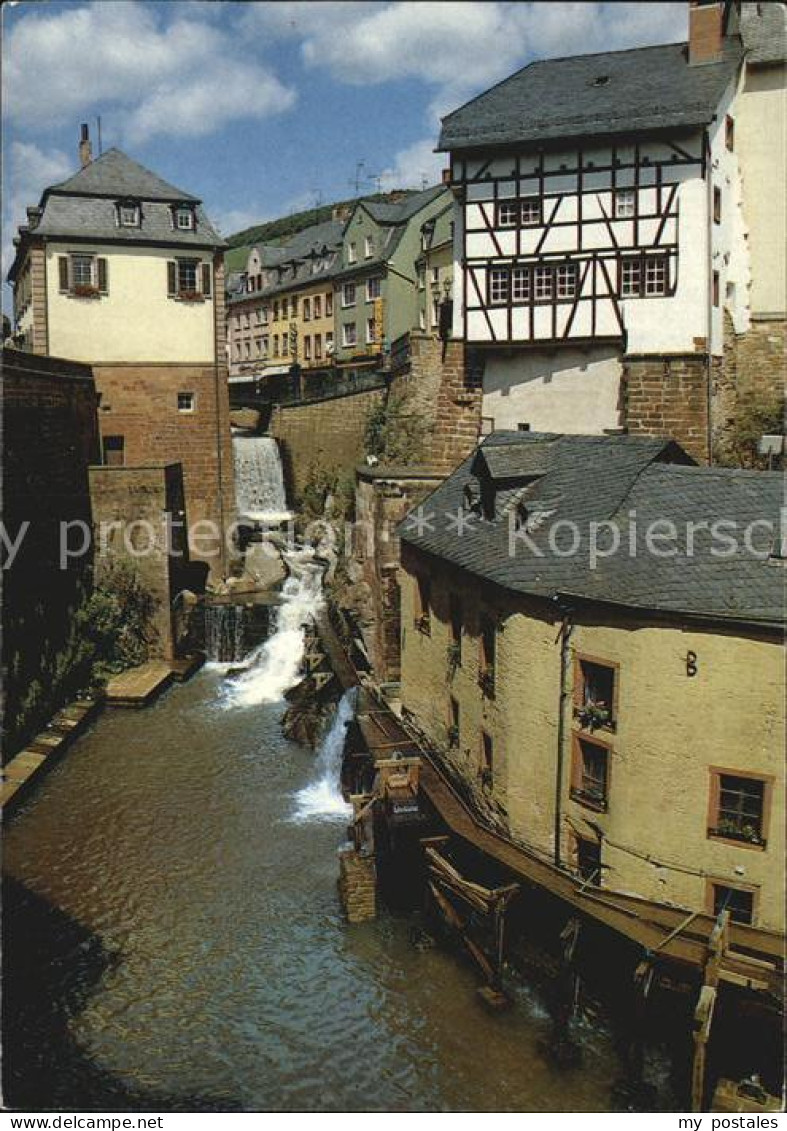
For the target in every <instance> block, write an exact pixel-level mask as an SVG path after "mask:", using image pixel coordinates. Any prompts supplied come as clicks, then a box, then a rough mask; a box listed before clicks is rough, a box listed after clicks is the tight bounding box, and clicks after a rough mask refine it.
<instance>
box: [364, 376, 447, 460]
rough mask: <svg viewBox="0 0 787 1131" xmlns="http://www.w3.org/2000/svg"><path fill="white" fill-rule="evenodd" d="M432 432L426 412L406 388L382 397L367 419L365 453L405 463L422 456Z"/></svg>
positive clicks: (381, 458) (380, 458)
mask: <svg viewBox="0 0 787 1131" xmlns="http://www.w3.org/2000/svg"><path fill="white" fill-rule="evenodd" d="M430 433H431V428H430V426H429V424H428V422H427V421H426V420H425V419H424V417H423V414H422V413H419V412H417V411H416V410H415V407H414V405H413V403H412V399H411V398H410V397H409V396H408V395H407V394H406V393H403V392H392V393H389V394H388V396H387V397H386V398H385V399H384V400H381V401H379V402H378V403H377V404H376V405H375V406H374V408H373V409H372V410H371V412H370V413H369V417H368V420H367V422H366V434H365V437H364V446H365V449H366V454H367V455H370V456H374V457H375V458H376V459H378V460H379V461H380V462H381V463H385V464H406V463H412V462H414V461H417V460H419V459H422V458H423V457H424V455H425V449H426V443H427V440H428V438H429V435H430Z"/></svg>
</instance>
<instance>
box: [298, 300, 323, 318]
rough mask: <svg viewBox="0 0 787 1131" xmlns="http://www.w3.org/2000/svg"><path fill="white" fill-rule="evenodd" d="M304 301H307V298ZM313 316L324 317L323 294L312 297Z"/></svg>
mask: <svg viewBox="0 0 787 1131" xmlns="http://www.w3.org/2000/svg"><path fill="white" fill-rule="evenodd" d="M303 301H304V302H306V299H304V300H303ZM312 316H313V317H314V318H315V319H317V318H322V295H314V297H313V298H312Z"/></svg>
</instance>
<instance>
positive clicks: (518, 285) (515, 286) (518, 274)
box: [511, 267, 530, 302]
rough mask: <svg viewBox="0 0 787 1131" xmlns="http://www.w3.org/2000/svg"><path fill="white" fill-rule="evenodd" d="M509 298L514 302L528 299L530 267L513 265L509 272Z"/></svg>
mask: <svg viewBox="0 0 787 1131" xmlns="http://www.w3.org/2000/svg"><path fill="white" fill-rule="evenodd" d="M511 298H512V300H513V301H514V302H528V301H529V299H530V269H529V268H528V267H515V268H514V270H513V271H512V272H511Z"/></svg>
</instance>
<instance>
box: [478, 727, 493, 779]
mask: <svg viewBox="0 0 787 1131" xmlns="http://www.w3.org/2000/svg"><path fill="white" fill-rule="evenodd" d="M493 763H494V749H493V746H492V736H491V735H490V734H487V733H486V731H485V730H482V731H481V782H482V784H483V785H485V786H487V788H491V786H492V782H493V780H494V778H493V770H494V767H493Z"/></svg>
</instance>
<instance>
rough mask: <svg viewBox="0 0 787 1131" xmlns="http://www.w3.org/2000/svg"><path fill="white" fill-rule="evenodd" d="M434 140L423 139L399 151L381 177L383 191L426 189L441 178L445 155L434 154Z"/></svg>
mask: <svg viewBox="0 0 787 1131" xmlns="http://www.w3.org/2000/svg"><path fill="white" fill-rule="evenodd" d="M434 147H435V141H434V138H424V140H423V141H416V142H415V143H414V144H413V145H408V146H407V148H406V149H402V150H400V151H399V152H398V153H397V154H396V156H395V157H394V160H393V164H392V165H391V166H390V168H388V169H385V170H384V171H383V173H382V175H381V182H382V188H383V190H388V189H393V188H417V189H420V188H426V187H428V186H429V185H434V184H438V183H439V181H440V180H441V178H442V171H443V166H444V165H445V163H446V158H445V154H442V153H434V152H433V150H434Z"/></svg>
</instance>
